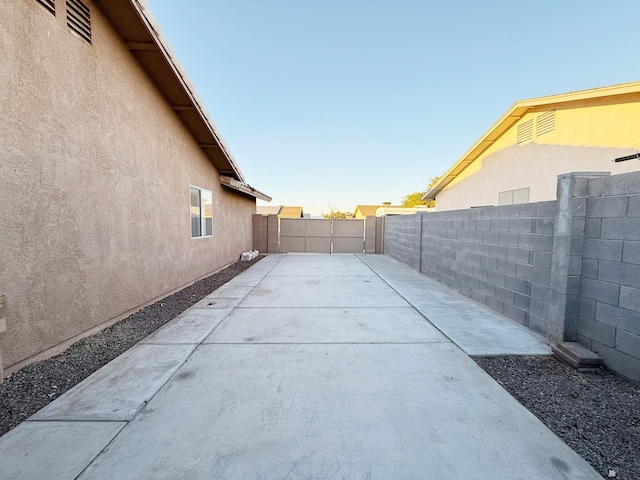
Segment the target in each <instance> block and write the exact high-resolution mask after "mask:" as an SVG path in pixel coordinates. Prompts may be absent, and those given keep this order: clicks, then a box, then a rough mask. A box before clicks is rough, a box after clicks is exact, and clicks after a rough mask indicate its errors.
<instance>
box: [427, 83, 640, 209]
mask: <svg viewBox="0 0 640 480" xmlns="http://www.w3.org/2000/svg"><path fill="white" fill-rule="evenodd" d="M629 93H640V82H630V83H622V84H618V85H611V86H607V87H598V88H592V89H589V90H578V91H575V92H568V93H561V94H558V95H549V96H546V97H538V98H530V99H527V100H519V101H517V102H515V103H514V104H513V105H512V106H511V107H510V108H509V109H508V110H507V111H506V112H505V113H504V114H503V115H502V116H501V117H500V118H499V119H498V121H496V122H495V123H494V124H493V125H492V126H491V128H489V130H487V131H486V132H485V133H484V135H482V136H481V137H480V138H479V139H478V140H477V141H476V142H475V143H474V144H473V146H472V147H471V148H470V149H469V150H467V151H466V152H465V154H464V155H462V157H460V158H459V159H458V161H457V162H456V163H454V164H453V166H451V168H449V170H447V171H446V172H445V173H444V174H443V175H442V176H441V177H440V178H439V179H438V181H437V182H436V183H435V184H434V185H433V187H431V189H429V190H428V191H427V192H426V193H425V194H424V195H423V196H422V199H423V200H427V199H434V198H435V197H436V195H437V194H438V193H440V192H441V191H442V190H443V189H444V188H445V187H446V186H447V185H449V183H451V182H452V181H453V179H455V178H456V177H457V176H458V175H459V174H460V173H462V171H463V170H464V169H466V168H467V167H468V166H469V165H471V164H472V163H473V162H474V161H475V159H476V158H478V157H479V156H480V155H482V153H484V152H485V151H486V150H487V149H488V148H489V147H490V146H491V145H493V143H494V142H495V141H496V140H497V139H498V138H500V137H501V136H502V134H504V133H505V132H506V131H507V130H509V128H511V127H512V126H513V125H514V124H515V123H517V122H518V121H519V120H520V119H521V118H522V117H523V116H524V115H525V114H526V113H527V112H529V111H531V110H533V109H535V108H538V107H543V106H547V105H553V104H559V103H567V102H576V101H580V100H587V99H594V98H601V97H609V96H614V95H625V94H629Z"/></svg>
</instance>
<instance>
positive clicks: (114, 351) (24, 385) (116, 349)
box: [0, 256, 262, 436]
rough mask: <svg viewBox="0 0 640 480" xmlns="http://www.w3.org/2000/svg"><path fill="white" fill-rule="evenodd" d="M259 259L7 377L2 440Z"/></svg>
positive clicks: (2, 390) (0, 409) (1, 393)
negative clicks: (38, 412)
mask: <svg viewBox="0 0 640 480" xmlns="http://www.w3.org/2000/svg"><path fill="white" fill-rule="evenodd" d="M261 258H262V256H259V257H257V258H256V259H254V260H252V261H250V262H236V263H234V264H232V265H230V266H228V267H227V268H225V269H223V270H220V271H219V272H217V273H214V274H213V275H210V276H209V277H207V278H203V279H202V280H199V281H197V282H196V283H194V284H192V285H189V286H188V287H186V288H183V289H182V290H180V291H179V292H176V293H174V294H172V295H169V296H167V297H165V298H163V299H161V300H159V301H157V302H155V303H153V304H151V305H148V306H146V307H145V308H143V309H142V310H139V311H137V312H135V313H133V314H131V315H129V316H128V317H127V318H124V319H122V320H120V321H119V322H118V323H115V324H113V325H112V326H110V327H108V328H105V329H104V330H102V331H100V332H98V333H96V334H94V335H91V336H89V337H85V338H83V339H82V340H79V341H77V342H76V343H74V344H73V345H71V346H70V347H69V348H68V349H67V350H65V351H64V352H62V353H61V354H59V355H56V356H55V357H52V358H49V359H47V360H43V361H40V362H36V363H33V364H31V365H28V366H26V367H24V368H22V369H20V370H18V371H17V372H15V373H14V374H13V375H10V376H9V377H7V378H6V379H5V381H4V383H2V384H0V436H2V435H4V434H5V433H7V432H8V431H9V430H11V429H12V428H14V427H16V426H17V425H19V424H20V423H21V422H23V421H24V420H26V419H27V418H29V417H30V416H31V415H33V414H34V413H36V412H37V411H38V410H40V409H41V408H42V407H44V406H45V405H47V404H48V403H50V402H52V401H53V400H55V399H56V398H57V397H59V396H60V395H62V394H63V393H64V392H66V391H67V390H69V389H70V388H71V387H73V386H74V385H76V384H78V383H80V382H81V381H82V380H84V379H85V378H86V377H88V376H89V375H91V374H92V373H93V372H95V371H96V370H98V369H100V368H101V367H102V366H104V365H106V364H107V363H109V362H110V361H111V360H113V359H114V358H116V357H117V356H118V355H120V354H122V353H123V352H125V351H126V350H128V349H129V348H131V347H132V346H134V345H135V344H136V343H138V342H139V341H140V340H142V339H143V338H145V337H147V336H148V335H150V334H151V333H153V332H155V331H156V330H157V329H158V328H160V327H161V326H162V325H164V324H165V323H167V322H168V321H169V320H172V319H173V318H175V317H176V316H178V315H179V314H180V313H182V312H183V311H185V310H186V309H187V308H189V307H190V306H191V305H193V304H194V303H196V302H198V301H200V300H202V299H203V298H204V297H206V296H207V295H209V294H210V293H211V292H213V291H214V290H215V289H217V288H218V287H220V286H222V285H224V284H225V283H227V282H228V281H229V280H231V279H232V278H233V277H235V276H236V275H238V274H239V273H241V272H243V271H244V270H246V269H247V268H249V267H250V266H251V265H253V264H254V263H256V262H258V261H259V260H260V259H261Z"/></svg>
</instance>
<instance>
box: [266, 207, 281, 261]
mask: <svg viewBox="0 0 640 480" xmlns="http://www.w3.org/2000/svg"><path fill="white" fill-rule="evenodd" d="M278 230H279V228H278V215H274V214H272V215H269V216H268V217H267V253H278V252H279V248H278V234H279V232H278Z"/></svg>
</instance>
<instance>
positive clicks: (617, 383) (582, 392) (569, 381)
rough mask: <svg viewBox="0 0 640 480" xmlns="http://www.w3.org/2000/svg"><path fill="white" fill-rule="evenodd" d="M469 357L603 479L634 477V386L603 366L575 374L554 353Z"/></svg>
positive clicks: (637, 423) (638, 458) (637, 393)
mask: <svg viewBox="0 0 640 480" xmlns="http://www.w3.org/2000/svg"><path fill="white" fill-rule="evenodd" d="M474 360H475V361H476V362H477V363H478V364H479V365H480V366H481V367H482V368H483V369H484V370H485V371H486V372H487V373H489V375H491V376H492V377H493V378H494V379H495V380H497V381H498V383H500V385H502V386H503V387H504V388H505V389H506V390H507V391H508V392H509V393H510V394H511V395H513V396H514V397H515V398H516V399H517V400H518V401H519V402H520V403H521V404H522V405H524V406H525V407H526V408H527V409H528V410H529V411H531V412H532V413H533V414H534V415H536V416H537V417H538V418H539V419H540V420H542V422H544V423H545V425H547V427H549V428H550V429H551V430H552V431H553V432H555V434H556V435H558V436H559V437H560V438H562V439H563V440H564V441H565V443H566V444H567V445H569V446H570V447H571V448H573V449H574V450H575V451H576V452H577V453H578V454H580V455H581V456H582V457H583V458H584V459H585V460H587V461H588V462H589V463H590V464H591V465H592V466H593V467H594V468H595V469H596V470H597V471H598V472H599V473H600V474H601V475H602V476H603V477H604V478H616V479H619V480H638V479H640V387H639V386H638V385H634V384H633V383H631V382H628V381H626V380H624V379H622V378H620V377H618V376H616V375H614V374H612V373H609V372H607V371H606V370H605V369H604V368H601V369H599V370H598V371H596V372H594V373H581V372H579V371H578V370H576V369H574V368H573V367H571V366H569V365H566V364H564V363H562V362H560V361H558V360H557V359H555V358H554V357H478V358H474ZM612 471H613V472H615V475H614V474H613V473H610V472H612Z"/></svg>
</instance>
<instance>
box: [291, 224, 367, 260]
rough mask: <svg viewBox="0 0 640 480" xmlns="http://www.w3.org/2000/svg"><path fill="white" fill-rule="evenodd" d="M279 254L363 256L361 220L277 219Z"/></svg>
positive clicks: (362, 227) (362, 226)
mask: <svg viewBox="0 0 640 480" xmlns="http://www.w3.org/2000/svg"><path fill="white" fill-rule="evenodd" d="M279 251H280V252H282V253H292V252H299V253H363V252H364V220H340V219H315V218H314V219H309V218H281V219H280V248H279Z"/></svg>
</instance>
